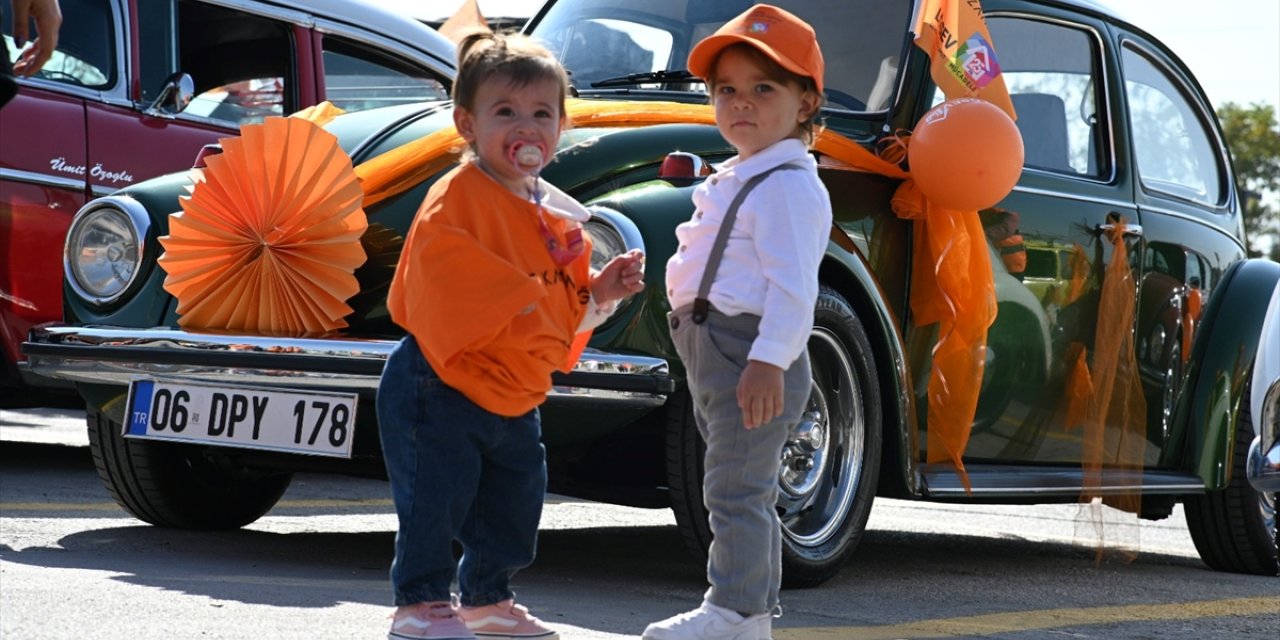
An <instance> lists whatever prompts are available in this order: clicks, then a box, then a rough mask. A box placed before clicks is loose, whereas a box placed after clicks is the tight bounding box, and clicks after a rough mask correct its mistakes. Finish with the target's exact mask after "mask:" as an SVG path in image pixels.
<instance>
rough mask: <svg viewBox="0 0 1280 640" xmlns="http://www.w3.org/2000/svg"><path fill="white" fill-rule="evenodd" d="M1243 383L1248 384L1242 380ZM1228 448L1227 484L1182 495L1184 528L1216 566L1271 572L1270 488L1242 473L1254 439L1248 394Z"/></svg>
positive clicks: (1278, 567)
mask: <svg viewBox="0 0 1280 640" xmlns="http://www.w3.org/2000/svg"><path fill="white" fill-rule="evenodd" d="M1245 388H1246V389H1248V388H1249V385H1247V384H1246V385H1245ZM1240 405H1241V406H1240V417H1239V419H1238V420H1237V421H1236V437H1235V442H1234V445H1233V450H1232V462H1231V468H1232V469H1233V470H1234V472H1233V473H1232V474H1231V482H1230V483H1229V484H1228V485H1227V488H1226V489H1223V490H1222V491H1214V492H1212V493H1206V494H1204V495H1199V496H1193V497H1189V498H1187V499H1186V500H1184V501H1183V507H1184V509H1185V510H1186V513H1187V529H1189V530H1190V532H1191V541H1192V542H1194V543H1195V545H1196V551H1198V552H1199V553H1200V559H1201V560H1204V563H1205V564H1207V565H1209V568H1211V569H1214V570H1217V571H1228V572H1231V573H1249V574H1255V575H1262V576H1274V575H1277V573H1280V559H1278V558H1277V550H1276V545H1277V533H1276V532H1277V525H1276V497H1275V494H1265V493H1262V492H1260V491H1255V490H1254V488H1253V486H1252V485H1250V484H1249V480H1248V478H1246V477H1245V475H1244V469H1245V459H1246V458H1245V456H1246V454H1247V453H1248V451H1249V443H1250V442H1252V441H1253V417H1252V415H1250V414H1251V411H1250V409H1249V398H1248V397H1246V398H1245V399H1244V400H1243V401H1242V402H1241V403H1240Z"/></svg>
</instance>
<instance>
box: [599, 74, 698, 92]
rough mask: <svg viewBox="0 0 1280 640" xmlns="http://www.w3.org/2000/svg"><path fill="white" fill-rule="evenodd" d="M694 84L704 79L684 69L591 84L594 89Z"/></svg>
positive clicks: (626, 76) (629, 76) (623, 77)
mask: <svg viewBox="0 0 1280 640" xmlns="http://www.w3.org/2000/svg"><path fill="white" fill-rule="evenodd" d="M663 82H665V83H692V82H702V78H699V77H698V76H695V75H693V74H692V73H689V72H688V71H686V70H684V69H672V70H669V71H648V72H645V73H629V74H627V75H625V76H618V77H616V78H605V79H604V80H597V81H595V82H592V83H591V87H592V88H593V89H599V88H602V87H626V86H631V85H636V84H652V83H663Z"/></svg>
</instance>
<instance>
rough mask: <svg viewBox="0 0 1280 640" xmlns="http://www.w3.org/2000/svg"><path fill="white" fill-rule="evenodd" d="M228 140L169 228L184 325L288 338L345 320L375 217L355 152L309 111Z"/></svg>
mask: <svg viewBox="0 0 1280 640" xmlns="http://www.w3.org/2000/svg"><path fill="white" fill-rule="evenodd" d="M220 142H221V143H222V153H221V154H219V155H216V156H211V157H209V158H208V159H207V160H206V162H207V167H206V168H205V169H204V170H203V171H198V172H193V178H194V184H193V185H192V186H191V187H189V190H190V191H191V195H190V196H187V197H183V198H181V199H180V202H181V205H182V211H181V212H178V213H174V214H172V215H170V216H169V235H167V236H164V237H162V238H160V244H161V245H163V246H164V255H162V256H161V257H160V260H159V262H160V266H161V267H163V268H164V270H165V272H166V273H167V274H168V275H167V277H166V278H165V281H164V288H165V290H166V291H168V292H169V293H171V294H173V296H174V297H175V298H177V300H178V309H177V312H178V324H179V325H181V326H183V327H185V328H191V329H229V330H235V331H246V332H250V333H256V334H263V335H289V336H302V335H313V334H318V333H324V332H328V331H332V330H334V329H338V328H341V327H345V326H347V323H346V322H345V321H344V320H343V317H345V316H346V315H347V314H349V313H351V307H349V306H347V304H346V300H347V299H348V298H350V297H351V296H353V295H355V293H356V292H357V291H358V290H359V285H358V284H357V283H356V279H355V276H354V275H353V273H354V271H355V269H356V267H359V266H360V265H361V264H363V263H364V261H365V254H364V250H363V249H362V248H361V246H360V236H361V234H363V233H364V231H365V228H366V227H367V226H368V221H367V219H366V218H365V214H364V210H363V209H362V208H361V200H362V197H363V194H364V192H363V191H362V190H361V188H360V182H359V180H358V179H357V178H356V174H355V171H354V170H353V169H352V166H351V159H350V158H349V157H347V154H346V153H344V152H343V151H342V149H341V148H340V147H339V146H338V141H337V139H336V138H335V137H334V136H333V135H332V134H330V133H329V132H327V131H325V130H323V129H321V128H320V127H318V126H316V125H315V124H314V123H312V122H309V121H307V120H305V119H302V118H268V119H267V120H266V121H265V122H263V123H262V124H253V125H245V126H244V127H242V128H241V130H240V137H238V138H223V139H222V140H221V141H220Z"/></svg>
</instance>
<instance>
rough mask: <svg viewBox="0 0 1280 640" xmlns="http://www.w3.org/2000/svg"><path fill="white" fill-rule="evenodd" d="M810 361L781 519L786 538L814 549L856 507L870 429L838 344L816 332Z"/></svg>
mask: <svg viewBox="0 0 1280 640" xmlns="http://www.w3.org/2000/svg"><path fill="white" fill-rule="evenodd" d="M809 360H810V363H809V364H810V367H811V368H812V371H813V373H812V375H813V378H812V382H811V387H810V391H809V401H808V403H807V404H806V406H805V410H804V413H803V414H802V415H801V419H800V422H799V423H798V424H797V425H795V427H793V428H792V430H791V433H790V434H788V436H787V442H786V445H785V446H783V449H782V468H781V470H780V471H779V474H778V487H779V493H778V514H779V516H780V517H781V518H782V529H783V535H785V536H787V538H789V539H791V540H793V541H795V542H796V543H798V544H799V545H802V546H810V547H811V546H818V545H821V544H823V543H824V542H826V541H827V540H829V539H831V537H832V536H834V535H835V534H836V533H837V532H838V530H839V528H840V524H841V523H842V522H844V520H845V518H846V517H847V515H848V512H849V510H850V509H851V508H852V506H853V501H854V497H855V496H856V495H857V489H858V484H857V483H858V480H859V478H860V477H861V476H860V472H861V467H862V460H863V455H864V453H863V449H864V446H865V442H864V438H865V435H864V430H865V428H866V425H865V423H864V413H863V407H862V393H861V389H860V388H859V386H858V381H857V377H856V376H855V374H854V370H853V363H852V362H851V361H850V360H849V356H848V353H847V351H846V348H845V346H844V344H843V343H842V342H841V341H840V339H839V338H838V337H837V336H836V335H835V334H833V333H831V332H830V331H829V330H827V329H824V328H822V327H818V328H815V329H814V331H813V334H812V335H811V336H810V338H809Z"/></svg>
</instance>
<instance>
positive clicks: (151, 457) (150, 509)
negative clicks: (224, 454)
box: [86, 407, 293, 530]
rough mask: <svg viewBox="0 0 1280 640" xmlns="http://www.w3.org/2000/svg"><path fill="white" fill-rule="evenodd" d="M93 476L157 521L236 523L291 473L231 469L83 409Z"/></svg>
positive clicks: (272, 500)
mask: <svg viewBox="0 0 1280 640" xmlns="http://www.w3.org/2000/svg"><path fill="white" fill-rule="evenodd" d="M86 413H87V420H88V426H89V447H90V449H91V450H92V452H93V464H94V466H95V467H97V469H98V476H99V477H100V478H102V482H103V484H105V485H106V487H107V490H108V491H110V492H111V497H112V498H115V501H116V503H118V504H119V505H120V506H121V507H124V509H125V511H128V512H129V513H131V514H133V516H134V517H136V518H138V519H139V520H142V521H143V522H148V523H150V524H153V525H156V526H159V527H172V528H177V529H199V530H216V529H237V528H240V527H243V526H244V525H247V524H249V523H251V522H253V521H255V520H257V519H258V518H260V517H262V515H263V514H265V513H266V512H267V511H270V510H271V507H273V506H275V504H276V502H277V501H279V500H280V496H282V495H284V492H285V489H288V488H289V482H290V480H292V478H293V474H290V473H264V474H246V473H243V472H240V473H234V474H233V473H232V472H230V471H228V470H227V469H224V468H221V467H219V466H218V465H216V464H214V463H213V462H211V461H209V460H207V459H205V458H204V457H203V456H201V455H200V451H201V449H200V448H199V447H195V446H191V445H184V444H171V443H166V442H149V441H146V440H137V439H127V438H125V437H124V436H123V435H122V428H121V425H120V423H118V422H116V421H114V420H111V419H110V418H108V417H106V416H105V415H103V414H101V413H99V412H98V411H97V410H96V409H94V408H93V407H89V408H88V409H87V411H86Z"/></svg>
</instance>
